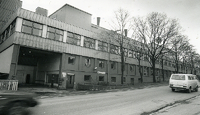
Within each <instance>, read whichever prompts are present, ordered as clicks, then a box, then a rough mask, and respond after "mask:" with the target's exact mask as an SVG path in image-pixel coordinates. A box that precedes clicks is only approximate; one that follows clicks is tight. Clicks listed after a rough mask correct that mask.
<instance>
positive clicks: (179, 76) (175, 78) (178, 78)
mask: <svg viewBox="0 0 200 115" xmlns="http://www.w3.org/2000/svg"><path fill="white" fill-rule="evenodd" d="M171 79H174V80H185V75H172V77H171Z"/></svg>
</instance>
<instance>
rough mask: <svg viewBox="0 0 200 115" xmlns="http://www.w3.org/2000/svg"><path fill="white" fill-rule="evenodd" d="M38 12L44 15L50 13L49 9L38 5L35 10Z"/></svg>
mask: <svg viewBox="0 0 200 115" xmlns="http://www.w3.org/2000/svg"><path fill="white" fill-rule="evenodd" d="M35 12H36V13H38V14H41V15H43V16H47V15H48V10H47V9H44V8H41V7H37V8H36V10H35Z"/></svg>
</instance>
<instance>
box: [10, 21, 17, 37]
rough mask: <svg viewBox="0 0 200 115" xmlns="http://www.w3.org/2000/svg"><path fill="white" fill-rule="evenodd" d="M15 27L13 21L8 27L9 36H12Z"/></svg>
mask: <svg viewBox="0 0 200 115" xmlns="http://www.w3.org/2000/svg"><path fill="white" fill-rule="evenodd" d="M15 25H16V20H14V21H13V22H12V23H11V25H10V35H12V34H13V33H14V32H15Z"/></svg>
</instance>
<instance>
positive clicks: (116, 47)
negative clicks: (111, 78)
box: [110, 44, 119, 54]
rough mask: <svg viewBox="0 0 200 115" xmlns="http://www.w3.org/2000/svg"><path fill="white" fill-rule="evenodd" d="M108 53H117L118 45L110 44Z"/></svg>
mask: <svg viewBox="0 0 200 115" xmlns="http://www.w3.org/2000/svg"><path fill="white" fill-rule="evenodd" d="M110 53H112V54H119V47H118V46H116V45H112V44H110Z"/></svg>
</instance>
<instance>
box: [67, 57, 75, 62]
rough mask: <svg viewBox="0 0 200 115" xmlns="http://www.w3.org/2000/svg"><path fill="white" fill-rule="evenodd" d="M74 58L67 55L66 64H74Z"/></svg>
mask: <svg viewBox="0 0 200 115" xmlns="http://www.w3.org/2000/svg"><path fill="white" fill-rule="evenodd" d="M75 59H76V57H75V56H69V57H68V64H74V63H75Z"/></svg>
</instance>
